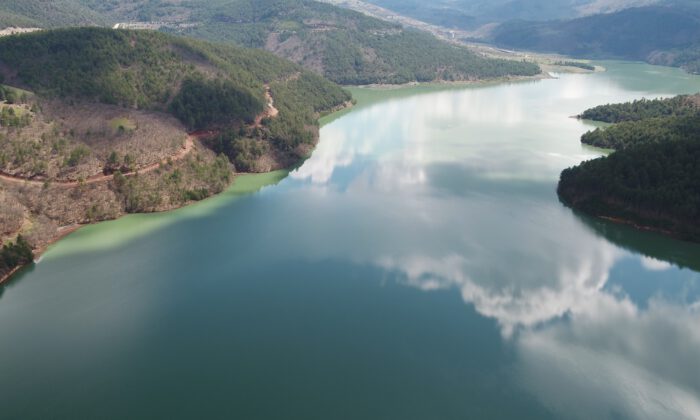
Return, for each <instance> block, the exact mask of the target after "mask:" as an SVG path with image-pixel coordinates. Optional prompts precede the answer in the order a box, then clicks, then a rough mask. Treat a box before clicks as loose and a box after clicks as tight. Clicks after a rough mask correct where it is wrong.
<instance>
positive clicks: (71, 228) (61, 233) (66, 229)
mask: <svg viewBox="0 0 700 420" xmlns="http://www.w3.org/2000/svg"><path fill="white" fill-rule="evenodd" d="M353 105H354V103H353V102H352V101H348V102H345V103H343V104H341V105H339V106H337V107H335V108H333V109H331V110H329V111H328V113H327V114H323V116H321V115H319V118H318V120H317V121H319V123H320V120H321V118H322V117H328V116H330V115H332V114H335V113H337V112H341V111H345V110H347V109H349V108H352V107H353ZM275 111H276V109H275ZM268 112H269V111H267V110H266V112H265V113H266V115H268V116H269V114H268ZM272 114H274V115H272V116H276V115H277V114H276V113H275V112H274V111H272ZM320 125H321V124H320ZM200 135H201V134H199V133H190V134H189V135H188V137H187V144H186V146H187V145H189V147H183V150H182V151H180V152H178V155H182V156H180V158H179V159H182V158H184V157H185V156H187V155H188V154H189V152H190V151H191V150H192V149H193V148H194V139H197V138H199V136H200ZM318 140H320V139H318ZM318 140H317V141H316V142H315V143H314V144H313V149H312V151H313V150H314V149H315V148H316V146H317V145H318ZM179 159H178V160H179ZM173 160H174V159H173ZM304 160H305V159H302V160H300V162H303V161H304ZM160 164H161V163H160V162H159V163H157V164H151V165H149V166H147V167H146V168H151V167H153V168H151V169H150V170H147V171H144V170H143V169H140V170H137V171H132V172H129V173H128V174H124V176H132V175H136V174H142V173H146V172H150V171H152V170H155V169H157V168H158V167H160ZM298 164H299V162H296V163H295V164H293V165H290V166H289V167H288V168H285V169H290V168H294V167H296V166H298ZM272 172H275V170H272V171H267V172H235V173H233V177H232V178H233V180H232V181H231V183H230V184H229V188H230V187H231V185H233V183H234V182H235V180H236V178H237V177H238V176H241V175H257V174H265V173H272ZM104 177H105V178H104V179H96V180H93V181H92V182H91V183H98V182H104V181H109V180H111V179H112V178H113V177H114V175H104ZM7 179H8V177H7V176H4V174H3V173H2V172H0V180H7ZM9 179H10V181H11V182H13V183H16V184H24V183H27V182H30V183H33V184H37V185H43V184H44V182H46V181H38V180H28V179H24V178H16V177H12V176H10V177H9ZM54 183H55V182H54ZM61 185H62V186H64V187H65V188H73V187H75V186H78V185H79V183H78V182H77V181H75V182H73V181H70V182H65V183H63V184H61ZM227 190H228V188H227V189H224V190H223V191H222V192H221V193H218V194H213V195H211V196H209V197H207V198H206V199H209V198H214V197H217V196H219V195H220V194H222V193H225V192H226V191H227ZM206 199H205V200H206ZM202 201H204V200H200V201H196V202H188V203H186V204H184V205H183V206H180V207H176V208H172V209H168V210H163V211H160V212H149V213H132V214H156V213H168V212H172V211H176V210H179V209H182V208H186V207H188V206H190V205H193V204H196V203H200V202H202ZM124 216H126V214H125V215H122V216H119V217H117V218H115V219H108V220H101V221H98V222H95V223H84V224H80V223H77V224H73V225H67V226H61V227H59V228H58V235H57V236H56V237H55V238H53V239H51V240H50V241H48V242H47V243H46V244H45V245H44V246H42V247H41V248H38V249H35V250H33V251H34V261H33V263H32V264H36V263H37V262H38V261H39V260H40V259H41V256H42V254H44V253H45V252H46V251H47V250H48V248H49V247H50V246H52V245H54V244H56V243H57V242H59V241H61V240H62V239H64V238H65V237H66V236H68V235H70V234H71V233H73V232H75V231H77V230H79V229H80V228H82V227H84V226H91V225H95V224H99V223H102V222H108V221H114V220H119V219H120V218H122V217H124ZM30 265H31V264H25V265H21V266H17V267H15V268H13V269H12V270H11V271H9V272H8V273H6V274H5V275H4V276H2V277H0V287H2V286H4V285H5V284H6V283H8V282H9V281H10V280H12V278H13V277H14V275H15V274H17V273H18V272H19V271H20V270H22V269H23V268H25V267H28V266H30Z"/></svg>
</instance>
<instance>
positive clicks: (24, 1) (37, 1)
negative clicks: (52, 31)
mask: <svg viewBox="0 0 700 420" xmlns="http://www.w3.org/2000/svg"><path fill="white" fill-rule="evenodd" d="M106 23H107V20H106V19H105V18H104V16H102V15H101V14H99V13H96V12H94V11H92V10H91V9H90V8H89V7H87V6H86V5H84V4H82V3H81V2H80V0H50V1H48V0H2V1H1V2H0V29H2V28H4V27H7V26H21V27H41V28H57V27H61V26H74V25H102V24H106Z"/></svg>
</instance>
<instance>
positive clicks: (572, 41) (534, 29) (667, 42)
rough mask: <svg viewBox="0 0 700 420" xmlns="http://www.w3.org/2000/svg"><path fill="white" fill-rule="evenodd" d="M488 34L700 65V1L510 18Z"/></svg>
mask: <svg viewBox="0 0 700 420" xmlns="http://www.w3.org/2000/svg"><path fill="white" fill-rule="evenodd" d="M488 40H489V41H491V42H494V43H496V44H498V45H502V46H507V47H509V48H517V49H525V50H534V51H544V52H555V53H561V54H567V55H571V56H577V57H588V58H618V59H627V60H644V61H648V62H650V63H654V64H664V65H671V66H676V67H683V68H685V69H686V70H688V71H691V72H698V71H700V5H699V4H697V3H694V4H693V3H690V2H689V3H684V4H683V5H673V6H650V7H639V8H631V9H626V10H622V11H619V12H616V13H610V14H598V15H593V16H587V17H583V18H578V19H573V20H559V21H548V22H538V21H524V20H519V21H510V22H506V23H503V24H501V25H500V26H498V27H497V28H496V29H495V30H494V31H493V32H492V33H491V35H490V36H489V37H488Z"/></svg>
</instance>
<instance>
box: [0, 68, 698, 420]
mask: <svg viewBox="0 0 700 420" xmlns="http://www.w3.org/2000/svg"><path fill="white" fill-rule="evenodd" d="M604 64H605V66H606V67H608V71H607V72H606V73H598V74H594V75H557V77H558V78H557V79H551V80H542V81H536V82H524V83H514V84H501V85H484V86H471V87H455V86H453V87H445V86H432V87H431V86H421V87H413V88H402V89H392V90H361V89H358V90H354V93H355V96H356V97H357V98H358V99H359V104H358V106H357V107H356V108H355V109H353V110H351V111H350V112H346V113H343V114H341V115H336V116H333V117H331V118H328V119H327V121H326V122H327V124H326V125H325V126H324V127H323V129H322V133H321V142H320V144H319V146H318V148H317V150H316V151H315V152H314V154H313V156H312V157H311V158H310V159H309V160H308V161H306V162H305V163H304V164H303V165H302V166H301V167H300V168H299V169H297V170H295V171H292V172H291V173H290V174H289V175H288V176H286V177H285V175H286V174H284V173H278V174H273V175H268V176H261V177H246V178H241V179H239V180H238V182H237V184H236V186H234V189H233V190H231V191H229V192H228V193H227V194H224V195H222V196H220V197H216V198H213V199H211V200H207V201H205V202H203V203H200V204H198V205H195V206H192V207H189V208H185V209H181V210H178V211H175V212H171V213H166V214H158V215H138V216H132V217H127V218H124V219H121V220H118V221H115V222H109V223H104V224H100V225H95V226H90V227H88V228H85V229H83V230H81V231H79V232H77V233H76V234H73V235H71V236H69V237H68V238H66V239H65V240H63V241H61V242H59V243H58V244H57V245H56V246H54V247H52V248H51V249H50V251H49V252H48V253H46V254H45V256H44V257H43V258H42V260H41V261H40V262H39V263H38V264H37V265H35V266H34V267H32V268H30V269H28V270H25V272H23V273H22V274H21V275H20V276H18V278H16V279H15V280H14V281H13V282H12V283H10V284H9V285H8V286H6V287H5V288H4V290H2V295H1V296H0V407H1V408H0V417H2V418H41V419H44V418H71V419H72V418H134V417H138V418H245V419H254V418H261V419H270V418H284V419H316V418H317V419H358V418H366V419H464V418H489V419H491V418H518V419H524V418H532V419H546V418H581V419H591V418H600V419H603V418H653V419H664V418H669V419H677V418H689V419H691V418H700V396H699V395H700V363H698V354H700V275H699V274H698V270H700V246H698V245H693V244H688V243H683V242H678V241H675V240H672V239H668V238H664V237H661V236H657V235H654V234H649V233H642V232H636V231H634V230H631V229H629V228H626V227H620V226H615V225H611V224H608V223H604V222H600V221H596V220H591V219H588V218H585V217H582V216H580V215H577V214H575V213H574V212H572V211H571V210H570V209H568V208H566V207H564V206H563V205H561V203H559V201H558V199H557V196H556V193H555V188H556V182H557V179H558V174H559V172H560V171H561V170H562V169H563V168H565V167H568V166H571V165H574V164H576V163H578V162H580V161H582V160H585V159H589V158H593V157H596V156H599V155H600V154H601V152H600V151H598V150H595V149H591V148H587V147H584V146H582V145H581V144H580V143H579V137H580V135H581V134H582V133H583V132H585V131H586V130H588V129H590V128H591V127H592V124H590V123H588V122H584V121H578V120H576V119H572V118H569V117H570V116H571V115H575V114H578V113H580V112H581V111H583V110H584V109H586V108H588V107H590V106H593V105H598V104H601V103H608V102H619V101H626V100H631V99H636V98H640V97H643V96H646V97H657V96H670V95H674V94H678V93H690V92H697V91H700V78H699V77H696V76H690V75H687V74H684V73H682V72H681V71H679V70H674V69H668V68H663V67H652V66H648V65H642V64H623V63H614V62H611V63H604Z"/></svg>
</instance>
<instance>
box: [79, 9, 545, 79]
mask: <svg viewBox="0 0 700 420" xmlns="http://www.w3.org/2000/svg"><path fill="white" fill-rule="evenodd" d="M84 1H87V2H90V1H92V0H84ZM91 6H92V7H94V8H95V9H96V10H99V11H100V12H102V13H104V14H105V15H107V16H109V17H110V18H111V19H112V20H121V21H144V20H145V21H158V22H164V23H165V24H164V25H162V29H163V30H165V31H171V32H177V33H180V34H184V35H188V36H193V37H197V38H202V39H206V40H213V41H220V42H235V43H237V44H239V45H243V46H245V47H251V48H264V49H267V50H269V51H272V52H274V53H275V54H277V55H278V56H281V57H284V58H287V59H290V60H292V61H294V62H297V63H299V64H301V65H303V66H304V67H306V68H308V69H311V70H314V71H315V72H317V73H319V74H322V75H325V76H326V77H328V78H329V79H331V80H333V81H335V82H338V83H343V84H370V83H406V82H412V81H433V80H477V79H484V78H499V77H505V76H511V75H512V76H532V75H535V74H539V68H538V67H537V66H536V65H534V64H531V63H522V62H514V61H506V60H494V59H487V58H483V57H480V56H477V55H475V54H474V53H472V52H470V51H469V50H467V49H465V48H462V47H457V46H454V45H450V44H448V43H445V42H443V41H439V40H437V39H436V38H434V37H433V36H431V35H429V34H425V33H422V32H418V31H414V30H407V29H403V28H402V27H400V26H398V25H394V24H390V23H386V22H383V21H381V20H378V19H374V18H370V17H368V16H365V15H362V14H360V13H357V12H353V11H349V10H345V9H341V8H339V7H335V6H331V5H328V4H322V3H319V2H315V1H310V0H192V1H189V2H169V1H160V2H145V1H143V0H131V1H125V2H119V3H109V2H107V3H104V2H93V3H91ZM159 26H160V24H159Z"/></svg>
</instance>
